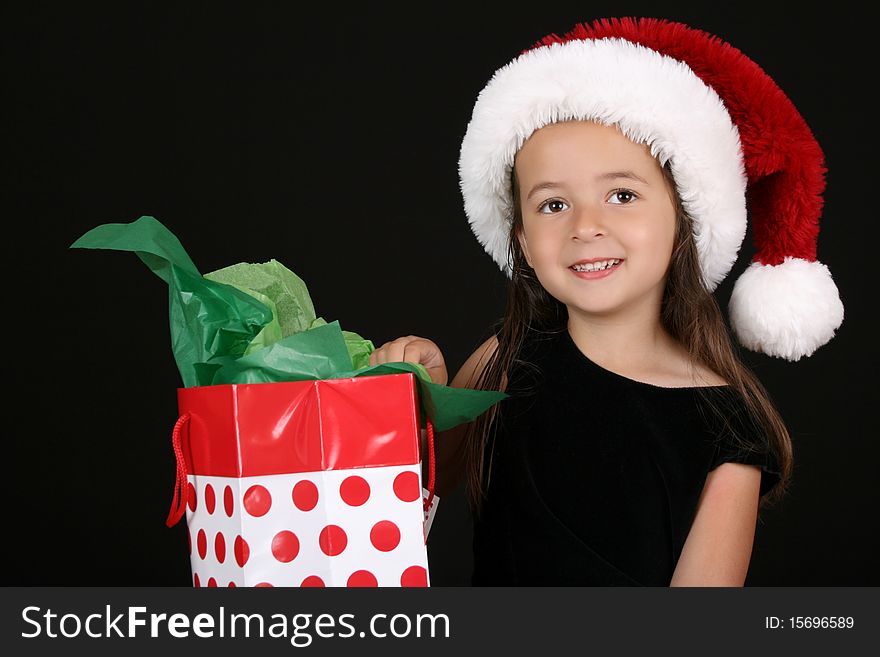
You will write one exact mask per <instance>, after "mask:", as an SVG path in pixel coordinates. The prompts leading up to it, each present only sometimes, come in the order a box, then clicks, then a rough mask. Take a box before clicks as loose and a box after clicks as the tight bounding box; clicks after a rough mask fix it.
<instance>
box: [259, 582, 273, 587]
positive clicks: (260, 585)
mask: <svg viewBox="0 0 880 657" xmlns="http://www.w3.org/2000/svg"><path fill="white" fill-rule="evenodd" d="M257 588H258V589H266V588H268V589H272V588H275V587H274V586H272V585H271V584H269V582H260V583H259V584H257Z"/></svg>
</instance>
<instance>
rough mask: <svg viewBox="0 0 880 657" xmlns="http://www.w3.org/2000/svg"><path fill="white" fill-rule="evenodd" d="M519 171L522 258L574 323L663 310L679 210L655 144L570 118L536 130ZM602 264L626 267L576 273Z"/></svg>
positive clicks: (520, 158) (516, 163)
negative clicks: (587, 264) (589, 263)
mask: <svg viewBox="0 0 880 657" xmlns="http://www.w3.org/2000/svg"><path fill="white" fill-rule="evenodd" d="M514 166H515V167H516V174H517V179H518V181H519V193H520V203H521V206H522V218H523V232H522V233H521V234H520V235H518V238H519V241H520V244H521V245H522V248H523V253H524V255H525V257H526V260H527V261H528V263H529V266H531V267H532V268H533V269H534V270H535V274H536V276H537V277H538V280H539V281H540V282H541V284H542V285H543V286H544V289H546V290H547V292H548V293H550V294H551V295H552V296H553V297H555V298H556V299H558V300H559V301H561V302H562V303H564V304H565V305H566V306H567V307H568V310H569V316H570V317H571V316H573V315H579V316H583V315H612V314H617V313H619V312H621V311H627V310H633V309H638V308H642V307H644V304H656V306H657V307H658V308H659V305H660V302H661V300H662V297H663V289H664V285H665V282H666V272H667V270H668V268H669V262H670V259H671V256H672V247H673V241H674V238H675V224H676V212H675V205H674V202H673V198H674V197H673V196H672V194H674V192H673V191H672V190H670V189H669V186H668V185H667V183H666V179H665V178H664V177H663V172H662V170H661V168H660V164H659V162H657V160H655V159H654V158H653V157H652V156H651V152H650V150H649V149H648V147H647V146H644V145H642V144H636V143H634V142H632V141H630V140H629V139H628V138H627V137H625V136H624V135H623V134H622V133H621V132H620V131H619V130H618V129H617V128H616V127H613V126H606V125H602V124H599V123H594V122H591V121H566V122H562V123H553V124H550V125H547V126H544V127H543V128H541V129H539V130H537V131H535V132H534V133H533V134H532V135H531V137H529V139H528V140H527V141H526V142H525V144H523V146H522V148H521V149H520V150H519V152H518V153H517V155H516V158H515V161H514ZM545 184H546V185H545ZM551 184H552V185H551ZM596 258H599V259H601V260H609V259H621V262H620V264H619V265H617V266H614V267H612V268H611V269H610V270H609V271H606V272H601V273H599V274H588V275H584V276H579V275H578V274H577V273H575V271H574V269H573V268H572V265H574V264H575V263H577V262H580V261H582V260H594V259H596ZM652 310H653V309H652ZM653 312H657V311H653Z"/></svg>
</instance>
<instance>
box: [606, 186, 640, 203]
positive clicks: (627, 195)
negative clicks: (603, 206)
mask: <svg viewBox="0 0 880 657" xmlns="http://www.w3.org/2000/svg"><path fill="white" fill-rule="evenodd" d="M621 197H623V198H624V199H626V200H623V201H620V199H621ZM611 198H612V199H614V198H616V199H618V201H620V202H618V203H614V201H612V204H613V205H629V204H630V203H632V201H633V200H634V199H635V198H637V197H636V194H635V192H632V191H630V190H628V189H615V190H614V191H613V192H612V193H611Z"/></svg>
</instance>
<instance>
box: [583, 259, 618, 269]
mask: <svg viewBox="0 0 880 657" xmlns="http://www.w3.org/2000/svg"><path fill="white" fill-rule="evenodd" d="M618 262H620V260H618V259H616V258H614V259H612V260H603V261H600V262H590V263H587V264H584V265H574V266H573V267H572V269H574V270H575V271H599V270H600V269H607V268H608V267H611V266H613V265H616V264H617V263H618Z"/></svg>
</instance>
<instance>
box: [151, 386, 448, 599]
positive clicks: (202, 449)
mask: <svg viewBox="0 0 880 657" xmlns="http://www.w3.org/2000/svg"><path fill="white" fill-rule="evenodd" d="M178 406H179V411H180V418H179V419H178V421H177V423H176V424H175V428H174V432H173V446H174V451H175V454H176V458H177V483H176V486H175V493H174V500H173V502H172V509H171V512H170V513H169V517H168V523H167V524H168V525H169V526H172V525H174V524H175V523H176V522H178V521H179V520H180V518H181V517H182V515H183V513H184V512H185V513H186V522H187V528H188V532H189V544H190V560H191V564H192V573H193V583H194V585H195V586H428V585H429V578H428V559H427V551H426V547H425V541H426V537H427V532H426V516H425V510H426V509H427V508H428V507H429V506H433V503H434V500H435V499H436V498H434V496H433V486H434V482H433V474H434V472H433V465H434V464H433V426H432V425H431V423H430V420H429V419H427V418H426V419H427V422H428V424H427V429H428V438H429V441H428V445H429V450H428V451H429V465H430V475H429V482H428V499H423V496H422V490H423V487H422V474H421V472H422V468H421V463H420V458H419V440H420V431H419V427H420V423H419V404H418V388H417V386H416V385H415V381H414V375H413V374H411V373H404V374H392V375H384V376H363V377H356V378H340V379H329V380H312V381H295V382H285V383H256V384H231V385H213V386H198V387H191V388H179V389H178Z"/></svg>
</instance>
